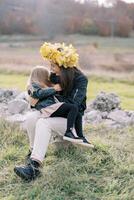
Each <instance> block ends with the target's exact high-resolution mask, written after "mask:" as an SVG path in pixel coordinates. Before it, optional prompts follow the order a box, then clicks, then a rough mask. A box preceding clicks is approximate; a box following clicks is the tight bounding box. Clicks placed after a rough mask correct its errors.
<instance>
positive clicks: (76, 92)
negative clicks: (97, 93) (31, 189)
mask: <svg viewBox="0 0 134 200" xmlns="http://www.w3.org/2000/svg"><path fill="white" fill-rule="evenodd" d="M40 52H41V55H42V56H43V58H45V59H48V60H49V61H50V62H51V72H52V73H51V75H50V80H51V82H52V83H54V84H60V86H61V91H59V95H58V93H57V98H58V100H59V101H62V102H66V103H72V104H75V105H77V106H78V109H79V120H77V121H78V124H79V126H77V127H78V128H79V131H78V132H79V135H78V136H79V137H80V138H81V139H82V142H81V143H79V144H80V145H83V146H89V147H94V146H93V145H92V144H91V143H90V142H88V141H87V139H86V138H85V137H84V136H83V131H82V115H83V114H84V110H85V109H86V90H87V84H88V79H87V78H86V76H85V75H84V74H83V73H82V72H81V71H80V70H79V69H78V68H77V66H78V54H77V53H76V50H75V49H74V48H73V47H72V46H71V45H70V46H66V45H64V44H50V43H45V44H44V45H43V46H42V47H41V50H40ZM66 126H67V120H66V119H65V118H60V117H55V118H46V119H44V118H40V112H39V111H35V112H33V113H32V114H31V116H29V118H28V119H27V121H26V127H27V133H28V136H29V140H30V147H31V152H30V153H29V155H28V157H30V159H29V163H28V164H27V165H25V166H20V167H15V168H14V171H15V173H16V174H17V175H18V176H20V177H21V178H22V179H26V180H29V181H31V180H33V179H35V178H36V177H37V176H38V175H39V174H40V170H39V168H40V166H41V164H42V162H43V159H44V157H45V154H46V151H47V148H48V144H49V140H50V138H51V134H52V132H56V133H57V134H59V135H63V134H64V133H65V129H66ZM33 158H34V159H33Z"/></svg>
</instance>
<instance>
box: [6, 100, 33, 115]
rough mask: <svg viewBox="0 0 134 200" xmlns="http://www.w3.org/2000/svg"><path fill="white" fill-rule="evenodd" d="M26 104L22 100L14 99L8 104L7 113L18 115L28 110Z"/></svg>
mask: <svg viewBox="0 0 134 200" xmlns="http://www.w3.org/2000/svg"><path fill="white" fill-rule="evenodd" d="M28 105H29V104H28V103H27V102H26V101H25V100H23V99H15V100H12V101H10V102H9V103H8V111H9V112H10V113H11V114H18V113H22V112H24V111H26V110H27V109H28Z"/></svg>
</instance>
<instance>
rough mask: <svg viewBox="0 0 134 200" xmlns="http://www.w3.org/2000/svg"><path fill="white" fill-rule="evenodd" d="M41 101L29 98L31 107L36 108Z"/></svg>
mask: <svg viewBox="0 0 134 200" xmlns="http://www.w3.org/2000/svg"><path fill="white" fill-rule="evenodd" d="M38 101H39V99H34V98H33V97H30V96H29V103H30V105H31V106H35V105H36V103H37V102H38Z"/></svg>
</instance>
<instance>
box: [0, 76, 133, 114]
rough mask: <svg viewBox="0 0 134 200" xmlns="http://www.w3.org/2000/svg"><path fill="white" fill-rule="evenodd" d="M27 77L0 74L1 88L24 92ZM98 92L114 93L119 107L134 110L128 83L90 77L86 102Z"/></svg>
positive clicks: (131, 87)
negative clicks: (118, 99)
mask: <svg viewBox="0 0 134 200" xmlns="http://www.w3.org/2000/svg"><path fill="white" fill-rule="evenodd" d="M27 78H28V77H27V76H26V75H23V74H4V73H1V74H0V87H1V88H18V89H20V90H25V87H26V82H27ZM100 91H106V92H114V93H116V94H117V95H119V96H120V98H121V107H122V108H123V109H127V110H134V86H133V84H131V83H129V82H127V81H126V82H121V81H120V80H116V79H113V80H112V79H108V78H106V79H105V77H104V78H101V77H92V76H91V77H90V78H89V84H88V93H87V97H88V100H89V101H91V100H92V99H94V98H95V97H96V95H97V94H98V93H99V92H100Z"/></svg>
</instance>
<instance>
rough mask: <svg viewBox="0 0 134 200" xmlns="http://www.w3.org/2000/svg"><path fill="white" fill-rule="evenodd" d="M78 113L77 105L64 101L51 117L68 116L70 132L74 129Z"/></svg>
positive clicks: (68, 129)
mask: <svg viewBox="0 0 134 200" xmlns="http://www.w3.org/2000/svg"><path fill="white" fill-rule="evenodd" d="M77 114H78V107H77V106H76V105H73V104H69V103H64V104H62V105H61V106H60V108H58V109H57V110H56V111H55V112H54V113H53V114H52V115H51V117H64V118H67V130H66V132H68V131H70V130H72V129H73V127H74V124H75V120H76V117H77Z"/></svg>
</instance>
